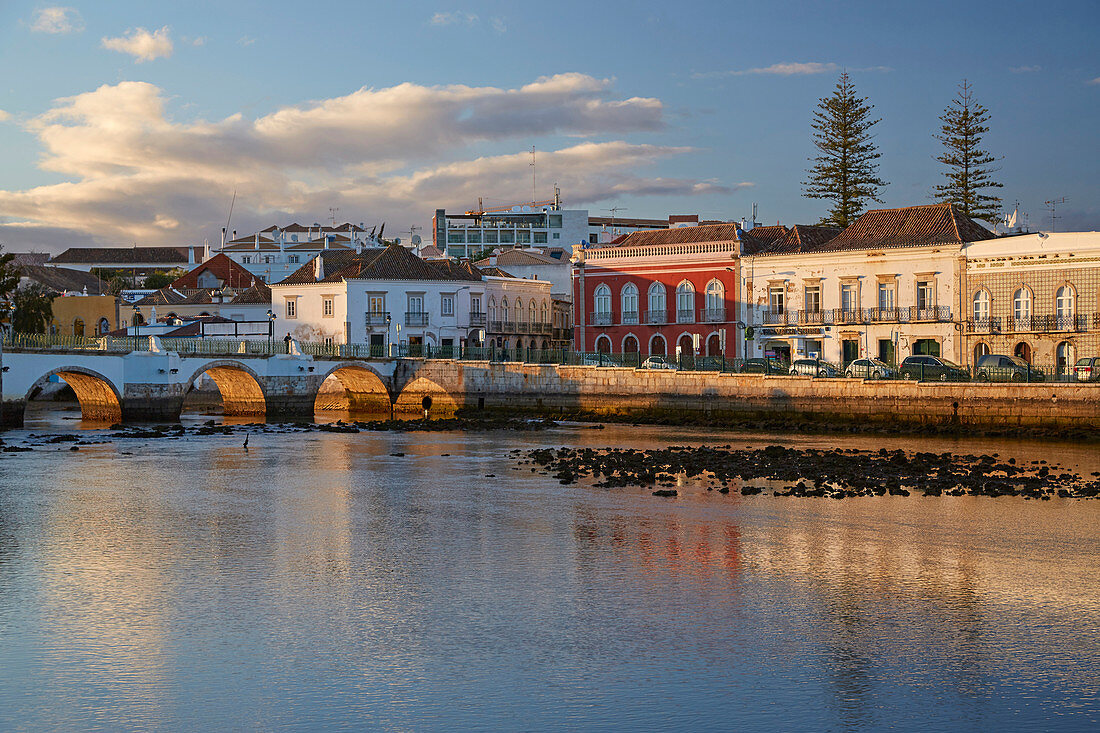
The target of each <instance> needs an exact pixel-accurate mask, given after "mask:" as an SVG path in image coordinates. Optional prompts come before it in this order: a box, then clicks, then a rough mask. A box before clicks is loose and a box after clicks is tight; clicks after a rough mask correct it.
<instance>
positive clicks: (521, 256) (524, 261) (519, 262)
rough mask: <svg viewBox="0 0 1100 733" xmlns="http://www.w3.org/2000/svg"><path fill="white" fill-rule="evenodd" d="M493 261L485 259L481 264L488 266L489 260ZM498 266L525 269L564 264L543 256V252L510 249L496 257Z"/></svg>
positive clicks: (488, 258) (545, 255) (489, 258)
mask: <svg viewBox="0 0 1100 733" xmlns="http://www.w3.org/2000/svg"><path fill="white" fill-rule="evenodd" d="M491 259H493V258H492V257H486V258H485V259H483V260H481V262H484V263H485V264H486V265H488V264H489V260H491ZM496 264H497V265H498V266H504V267H507V266H508V265H511V266H513V267H517V266H519V267H524V266H527V265H560V264H562V261H561V260H559V259H555V258H554V257H551V256H549V255H547V254H543V253H542V252H529V251H527V250H522V249H508V250H505V251H503V252H501V253H500V254H498V255H496Z"/></svg>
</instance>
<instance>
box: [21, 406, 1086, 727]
mask: <svg viewBox="0 0 1100 733" xmlns="http://www.w3.org/2000/svg"><path fill="white" fill-rule="evenodd" d="M197 419H198V418H193V419H192V424H194V420H197ZM202 419H205V418H202ZM44 432H46V433H59V432H79V433H80V435H81V437H82V438H85V439H88V440H96V439H101V438H102V436H105V435H106V433H107V431H105V430H103V429H102V426H98V427H97V426H89V425H85V424H82V423H80V422H79V421H73V420H65V419H63V416H62V414H60V413H56V412H52V413H45V414H43V415H41V416H39V417H37V418H35V420H33V421H32V422H31V423H29V424H28V427H27V429H24V430H21V431H11V432H8V433H2V434H0V437H2V438H3V440H4V441H5V442H6V443H7V444H8V445H19V444H21V442H22V441H23V440H26V439H28V436H29V435H30V434H32V433H36V434H41V433H44ZM720 443H733V444H734V445H735V446H736V447H741V446H762V445H767V444H772V443H779V444H783V445H790V446H802V447H830V446H834V447H858V448H868V447H873V448H876V449H877V448H879V447H889V448H894V447H903V448H907V449H911V450H925V451H936V452H942V451H955V452H959V453H983V452H998V453H1000V455H1001V456H1002V457H1005V458H1007V457H1009V456H1012V457H1016V458H1017V459H1018V460H1036V459H1044V460H1049V461H1052V462H1055V463H1059V464H1061V465H1063V466H1065V467H1067V468H1071V469H1073V470H1076V471H1083V472H1084V473H1086V474H1088V473H1091V472H1092V471H1097V470H1100V451H1097V450H1096V447H1095V446H1081V445H1072V444H1065V443H1056V444H1052V443H1039V442H1026V441H1019V442H1011V441H988V440H985V441H976V440H919V439H913V438H882V437H878V436H876V437H867V436H851V437H849V436H840V437H834V436H820V435H818V436H798V435H783V436H766V435H759V434H737V433H722V434H713V435H712V434H709V433H707V432H706V431H704V430H699V429H675V428H663V427H630V426H625V425H623V426H612V425H609V426H607V427H606V429H603V430H595V429H591V427H589V426H561V427H558V428H553V429H550V430H546V431H541V432H510V431H509V432H504V431H497V432H469V433H461V432H446V433H366V432H364V433H359V434H332V433H320V432H310V433H295V434H273V433H254V434H252V435H251V436H250V439H249V446H248V448H247V450H246V449H245V448H244V447H243V446H242V440H241V438H240V436H239V435H231V436H225V435H213V436H201V437H200V436H193V435H190V436H187V437H184V438H179V439H170V440H149V439H129V438H128V439H113V440H111V441H109V442H104V443H102V444H96V445H83V446H80V450H79V451H76V452H74V451H70V450H69V446H70V443H61V444H57V445H45V446H41V445H40V446H38V447H36V448H35V450H33V451H31V452H25V453H4V454H0V670H3V671H2V674H0V728H2V729H5V730H27V731H41V730H74V729H82V730H120V729H141V730H175V729H182V728H186V729H199V728H201V729H211V730H235V729H249V730H270V729H289V730H321V729H331V730H340V729H345V730H369V729H387V730H393V729H399V730H426V729H441V730H455V729H492V730H498V729H509V730H518V729H522V730H529V729H550V728H598V729H616V730H637V729H682V730H687V729H724V730H730V729H738V730H767V731H772V730H844V731H853V730H877V729H883V728H893V729H895V730H914V731H915V730H921V731H927V730H989V731H1002V730H1019V729H1034V730H1052V729H1057V730H1062V731H1072V730H1082V731H1085V730H1097V728H1098V727H1100V700H1098V697H1097V695H1098V682H1100V636H1098V633H1097V630H1098V629H1100V571H1098V569H1097V557H1098V555H1100V521H1098V520H1100V501H1080V500H1064V499H1054V500H1051V501H1042V502H1040V501H1025V500H1024V499H1022V498H1014V497H1001V498H997V499H991V498H987V497H947V496H944V497H921V496H918V495H914V496H911V497H892V496H886V497H877V498H861V499H850V500H844V501H835V500H829V499H806V498H803V499H798V498H787V497H774V496H770V495H768V494H764V495H759V496H751V497H743V496H740V495H738V494H737V493H736V492H731V493H730V494H728V495H722V494H719V493H718V492H707V491H705V490H704V489H703V488H702V487H701V486H695V485H692V484H690V483H689V484H685V485H683V486H680V487H679V490H680V495H679V496H677V497H674V498H661V497H655V496H652V495H651V494H650V491H649V490H646V489H632V488H628V489H600V488H593V487H592V486H591V485H590V483H589V484H587V485H586V484H584V483H582V484H581V485H573V486H562V485H560V484H559V483H558V482H557V481H556V480H554V479H553V478H552V477H549V476H544V475H541V474H536V473H533V472H531V470H530V468H529V467H528V466H521V465H519V464H518V461H517V460H516V458H515V457H514V456H510V455H509V454H508V452H509V451H510V450H512V449H523V450H526V449H529V448H535V447H542V446H554V447H557V446H563V445H569V446H584V445H588V446H592V447H611V446H630V447H635V448H648V447H663V446H666V445H669V444H675V445H693V444H720ZM399 453H403V454H404V455H403V456H400V455H392V454H399Z"/></svg>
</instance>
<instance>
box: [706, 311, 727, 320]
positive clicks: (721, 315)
mask: <svg viewBox="0 0 1100 733" xmlns="http://www.w3.org/2000/svg"><path fill="white" fill-rule="evenodd" d="M725 320H726V309H725V308H705V309H703V321H704V322H706V323H722V322H724V321H725Z"/></svg>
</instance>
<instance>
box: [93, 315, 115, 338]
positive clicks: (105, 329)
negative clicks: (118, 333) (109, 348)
mask: <svg viewBox="0 0 1100 733" xmlns="http://www.w3.org/2000/svg"><path fill="white" fill-rule="evenodd" d="M110 330H111V322H110V321H108V320H107V319H106V318H100V319H99V324H98V325H97V326H96V333H98V334H99V335H100V336H105V335H106V334H107V333H109V332H110Z"/></svg>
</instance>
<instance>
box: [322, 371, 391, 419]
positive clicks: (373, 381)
mask: <svg viewBox="0 0 1100 733" xmlns="http://www.w3.org/2000/svg"><path fill="white" fill-rule="evenodd" d="M392 407H393V402H392V400H391V398H390V390H389V387H388V386H387V385H386V380H385V379H383V378H382V376H381V375H380V374H378V372H376V371H374V369H372V368H371V367H370V366H368V365H367V364H364V363H362V362H344V363H340V364H335V365H333V367H332V368H331V369H329V370H328V372H326V373H325V375H324V378H323V379H322V381H321V384H320V386H319V387H318V390H317V397H316V399H315V400H314V410H348V411H350V412H371V413H385V414H386V415H387V416H388V415H389V414H390V412H391V410H392Z"/></svg>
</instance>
